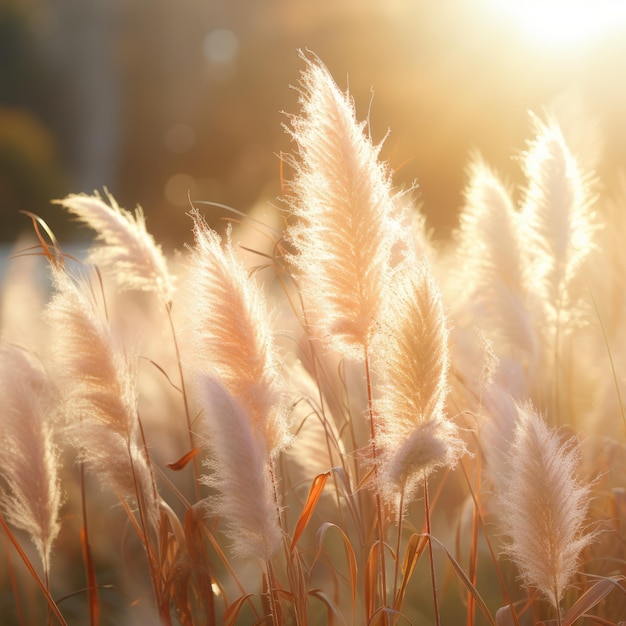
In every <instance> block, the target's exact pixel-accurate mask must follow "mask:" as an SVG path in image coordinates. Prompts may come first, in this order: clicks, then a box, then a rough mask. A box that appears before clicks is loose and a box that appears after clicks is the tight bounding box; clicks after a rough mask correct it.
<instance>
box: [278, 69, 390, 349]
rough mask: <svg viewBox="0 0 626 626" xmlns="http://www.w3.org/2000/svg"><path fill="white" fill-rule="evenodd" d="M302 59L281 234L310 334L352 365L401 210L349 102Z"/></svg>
mask: <svg viewBox="0 0 626 626" xmlns="http://www.w3.org/2000/svg"><path fill="white" fill-rule="evenodd" d="M304 60H305V62H306V64H307V70H306V71H305V72H303V74H302V81H301V90H300V94H301V95H300V102H301V106H302V115H301V116H300V117H292V118H291V130H290V134H291V136H292V137H293V139H294V141H295V142H296V144H297V150H298V152H297V156H296V157H294V158H293V159H290V160H289V163H290V164H291V165H292V166H293V167H294V171H295V176H294V179H293V180H292V181H291V189H292V191H293V197H292V198H291V199H290V206H291V212H292V215H293V216H294V218H296V220H297V221H295V222H294V223H293V224H292V225H291V226H290V228H289V229H288V230H287V233H286V237H287V239H288V241H290V242H291V243H292V244H293V246H294V247H295V249H296V250H297V254H294V255H291V256H290V257H289V258H290V260H291V261H292V263H293V264H294V265H295V267H296V268H297V269H298V270H299V277H298V286H299V289H300V292H301V294H302V298H303V300H304V307H305V311H306V313H307V319H309V320H310V322H309V323H310V324H311V328H312V329H313V330H314V333H315V335H316V336H318V337H320V338H321V339H322V340H323V341H325V342H326V343H327V344H329V345H331V346H333V347H334V348H335V349H337V350H338V351H339V352H340V353H341V354H342V355H345V356H349V357H351V358H357V359H359V358H363V349H364V347H365V346H367V344H368V343H369V342H370V340H371V334H372V332H373V329H374V328H375V320H376V317H377V315H378V309H379V307H380V304H381V298H382V288H383V285H384V278H385V274H386V272H387V270H388V267H389V263H390V254H391V250H392V248H393V246H394V244H395V243H396V242H397V240H398V239H399V225H400V223H401V211H400V207H401V206H402V205H401V203H400V202H399V201H398V199H397V198H396V197H394V194H393V192H392V190H391V182H390V176H389V171H388V168H387V167H386V166H384V165H383V164H382V163H380V162H379V161H378V154H379V152H380V146H378V147H377V146H374V145H373V144H372V143H371V141H370V139H369V138H368V137H367V136H366V134H365V131H364V125H363V124H359V123H357V121H356V118H355V113H354V105H353V104H352V101H351V100H350V98H349V97H348V96H347V95H345V94H343V93H342V92H341V91H340V90H339V88H338V87H337V85H336V84H335V82H334V81H333V79H332V77H331V76H330V74H329V73H328V70H327V69H326V68H325V67H324V66H323V65H322V64H321V63H319V62H316V61H315V60H312V59H309V58H307V57H304Z"/></svg>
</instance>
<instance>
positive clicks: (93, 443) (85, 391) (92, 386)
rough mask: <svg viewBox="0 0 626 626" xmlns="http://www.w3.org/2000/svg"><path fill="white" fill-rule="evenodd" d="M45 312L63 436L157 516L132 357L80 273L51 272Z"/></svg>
mask: <svg viewBox="0 0 626 626" xmlns="http://www.w3.org/2000/svg"><path fill="white" fill-rule="evenodd" d="M53 275H54V285H55V288H56V293H55V294H54V297H53V298H52V300H51V302H50V303H49V305H48V307H47V309H46V311H45V317H46V319H47V321H48V323H49V324H50V326H51V333H50V334H51V337H52V338H53V346H52V349H53V360H52V362H53V365H54V370H55V372H56V376H57V380H58V383H59V387H60V390H61V392H62V396H63V405H62V411H63V417H64V419H65V421H66V423H67V426H66V431H65V432H66V436H67V438H68V439H69V440H70V441H71V442H72V444H73V445H74V446H75V447H76V448H77V450H78V452H79V457H80V459H81V460H82V461H84V462H85V463H86V464H87V465H88V467H89V468H90V469H91V470H92V471H93V472H94V473H95V474H96V475H98V477H99V478H100V479H101V481H102V482H103V483H106V482H108V481H110V482H111V484H112V486H113V487H114V488H115V489H116V490H117V491H118V492H119V494H120V495H121V496H122V497H124V498H128V499H129V500H130V501H132V502H139V505H140V506H142V507H143V510H144V511H146V512H147V515H148V518H149V519H150V520H151V521H152V522H153V523H155V522H156V520H157V516H158V506H157V493H156V487H155V483H154V477H153V475H152V470H151V468H150V465H149V461H148V458H147V456H146V451H145V446H144V443H143V438H142V436H141V430H140V425H139V417H138V412H137V388H136V374H135V362H134V361H135V359H134V357H133V356H132V355H131V354H129V353H127V351H126V350H124V349H123V348H122V347H121V346H120V345H119V344H118V342H117V341H116V337H115V336H114V334H113V332H112V330H111V327H110V326H109V324H108V322H107V320H106V319H105V318H104V317H103V316H102V314H101V313H100V312H99V311H98V309H97V306H96V303H95V299H94V294H93V292H92V291H91V290H90V287H89V284H88V283H87V282H86V281H85V280H84V279H73V278H71V277H70V276H69V275H68V274H67V273H66V272H65V271H63V270H61V269H56V270H54V274H53Z"/></svg>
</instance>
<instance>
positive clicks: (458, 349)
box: [0, 53, 626, 626]
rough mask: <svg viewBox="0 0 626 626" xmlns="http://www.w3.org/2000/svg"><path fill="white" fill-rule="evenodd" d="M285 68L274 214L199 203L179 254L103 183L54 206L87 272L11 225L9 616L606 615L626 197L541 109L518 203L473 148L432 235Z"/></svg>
mask: <svg viewBox="0 0 626 626" xmlns="http://www.w3.org/2000/svg"><path fill="white" fill-rule="evenodd" d="M302 68H303V69H302V74H301V77H300V83H299V95H300V110H299V111H296V112H294V113H293V115H291V116H287V117H286V118H285V131H286V132H287V133H288V135H289V136H290V138H291V140H292V147H293V150H292V152H291V154H289V155H281V157H282V158H281V175H282V179H283V195H282V196H281V198H280V199H279V200H278V201H277V203H276V205H275V206H268V207H265V208H264V209H263V210H262V211H260V212H259V213H258V214H257V213H256V212H255V213H251V214H249V215H244V214H242V213H239V212H238V211H235V210H228V209H226V208H224V207H221V206H216V205H212V204H211V203H210V199H206V201H202V202H193V203H191V206H190V209H189V214H188V216H186V217H185V219H187V220H188V221H189V229H190V233H191V232H192V233H193V235H192V236H191V235H190V244H189V247H188V248H187V249H185V250H183V251H181V252H180V253H178V254H176V255H173V256H172V257H171V258H165V256H164V255H163V253H162V251H161V248H160V247H159V245H158V244H157V243H156V242H155V241H154V239H153V238H152V236H151V235H150V234H149V232H148V230H147V225H146V222H145V219H144V216H143V213H142V212H141V211H140V210H139V209H138V210H137V211H135V212H130V211H126V210H124V209H122V208H120V207H118V206H117V204H116V202H115V200H114V198H113V197H111V196H110V195H109V194H108V193H106V192H103V193H102V194H100V195H99V194H95V195H93V196H85V195H71V196H69V197H67V198H65V199H63V200H59V201H57V204H58V210H59V211H60V212H62V211H65V212H66V213H67V215H68V219H76V220H78V221H79V222H81V223H82V224H83V225H85V226H87V227H89V228H90V229H91V230H92V231H93V232H94V233H95V234H94V235H93V244H92V245H91V247H90V248H89V250H88V252H87V254H86V256H85V257H84V258H81V260H78V259H77V258H76V257H75V256H73V255H71V254H69V253H67V248H66V247H65V246H64V243H63V241H58V240H57V238H56V237H55V234H54V233H53V232H52V231H51V230H50V229H49V228H48V227H47V225H46V224H45V222H43V221H42V220H41V219H39V218H38V217H37V216H36V215H30V216H29V217H30V218H31V219H32V222H33V239H32V241H30V242H18V243H17V244H16V246H15V251H14V253H13V255H12V260H11V264H10V268H9V270H8V271H7V273H6V275H5V277H4V285H3V292H2V307H3V308H2V311H1V315H2V317H1V320H0V322H1V324H2V338H3V341H2V345H1V347H0V385H1V386H2V388H1V391H0V402H1V408H2V411H1V413H0V415H1V418H0V419H2V433H3V446H2V447H1V448H0V476H1V477H2V478H1V481H2V491H1V499H0V511H1V514H2V515H1V517H0V522H1V525H2V527H3V532H2V537H3V554H4V556H3V559H2V560H1V562H0V563H1V566H0V613H1V614H2V623H3V624H46V623H49V624H55V623H60V624H167V625H169V624H184V625H191V624H194V625H200V624H222V623H225V624H275V625H278V624H302V625H304V624H348V625H350V624H416V625H418V624H436V625H441V626H444V625H458V624H467V625H468V626H471V625H473V624H476V625H482V624H491V625H497V626H509V625H516V626H520V625H528V624H540V623H545V624H554V625H559V626H565V625H570V624H620V623H624V622H625V621H626V577H625V575H626V544H625V539H626V489H625V488H626V414H625V412H624V400H623V398H624V394H625V392H626V388H625V385H624V368H625V367H626V350H625V348H626V324H625V323H624V319H625V316H626V285H625V284H624V281H625V280H626V252H625V248H624V243H623V242H624V235H625V234H626V214H625V213H624V211H623V201H622V200H616V199H611V198H607V197H604V196H603V195H602V194H601V185H600V181H598V180H597V178H596V177H595V175H594V173H593V172H592V171H586V170H585V169H584V166H583V165H582V164H583V163H585V162H586V161H585V160H584V158H582V157H584V155H577V154H575V153H573V152H572V150H570V148H569V147H568V141H567V137H566V135H565V134H564V132H563V130H562V129H561V127H560V125H559V120H558V119H556V118H553V117H551V116H550V114H549V113H548V114H545V115H544V116H542V117H539V116H532V117H530V118H529V140H528V143H527V145H526V146H513V147H512V151H513V150H516V151H517V152H518V153H519V154H520V156H519V159H518V162H519V166H520V168H521V172H522V174H523V176H524V177H525V181H526V182H525V185H524V186H523V188H522V189H514V188H509V187H508V186H507V185H506V184H505V183H504V182H503V181H502V180H501V179H500V177H499V176H498V174H497V169H496V168H494V167H492V164H488V163H485V162H484V160H483V159H482V158H481V157H480V155H478V154H475V155H472V156H471V157H470V158H469V163H468V167H467V174H466V175H467V184H466V189H465V204H464V207H463V209H462V212H461V214H460V219H459V225H458V228H457V229H456V231H455V232H454V234H453V236H452V238H451V240H450V241H446V242H442V241H436V240H434V239H433V237H432V236H430V235H429V230H428V224H427V223H426V221H425V219H424V218H423V217H422V215H421V213H420V210H419V208H418V203H417V197H418V192H417V190H416V189H398V188H396V187H394V183H393V172H392V171H391V169H390V167H389V165H388V164H386V163H385V162H383V161H381V159H380V157H379V152H380V149H381V145H380V144H376V143H373V141H372V139H371V137H370V135H369V131H368V127H367V125H366V124H365V123H364V122H360V121H358V120H357V119H356V116H355V109H354V103H353V102H352V100H351V97H350V95H349V94H347V93H343V92H342V91H341V90H340V89H339V88H338V87H337V86H336V84H335V83H334V81H333V79H332V77H331V76H330V75H329V73H328V71H327V70H326V68H325V67H324V65H323V64H322V63H321V61H319V60H318V59H317V58H316V57H315V56H314V55H313V54H311V53H306V54H302ZM496 165H497V164H496ZM208 215H211V216H212V220H211V221H214V219H213V218H214V216H215V215H221V216H222V217H223V218H224V220H223V223H224V227H223V229H222V230H221V231H220V232H216V231H214V230H212V229H211V228H209V226H208V225H207V222H206V221H205V216H208ZM207 221H208V220H207ZM43 268H45V269H46V272H47V276H48V277H49V280H48V282H47V283H46V284H44V285H42V284H41V280H40V276H41V271H42V269H43Z"/></svg>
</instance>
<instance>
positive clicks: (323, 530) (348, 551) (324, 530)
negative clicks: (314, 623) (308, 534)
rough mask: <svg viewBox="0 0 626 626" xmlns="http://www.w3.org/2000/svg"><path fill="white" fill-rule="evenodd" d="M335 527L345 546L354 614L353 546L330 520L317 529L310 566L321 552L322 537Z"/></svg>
mask: <svg viewBox="0 0 626 626" xmlns="http://www.w3.org/2000/svg"><path fill="white" fill-rule="evenodd" d="M331 528H336V529H337V530H338V531H339V534H340V535H341V538H342V539H343V545H344V546H345V548H346V556H347V557H348V566H349V570H350V594H351V598H352V614H353V615H355V614H356V591H357V589H356V584H357V567H356V556H355V555H354V548H353V547H352V544H351V543H350V539H349V538H348V535H346V533H345V532H344V531H343V530H342V529H341V528H340V527H339V526H337V525H336V524H333V523H332V522H324V523H323V524H322V525H321V526H320V527H319V529H318V531H317V536H316V544H317V552H316V554H315V558H314V559H313V563H312V564H311V568H313V566H314V565H315V563H316V562H317V560H318V559H319V556H320V554H321V552H322V544H323V543H324V537H325V536H326V533H327V532H328V531H329V530H330V529H331Z"/></svg>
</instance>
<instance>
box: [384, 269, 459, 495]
mask: <svg viewBox="0 0 626 626" xmlns="http://www.w3.org/2000/svg"><path fill="white" fill-rule="evenodd" d="M380 324H381V332H380V338H379V339H380V341H379V342H378V343H376V344H375V350H376V354H377V360H376V372H377V374H378V376H379V379H380V382H379V384H378V385H377V399H376V400H375V402H374V414H375V424H376V444H377V446H379V449H380V471H379V479H380V483H381V495H382V496H383V498H384V499H386V500H388V501H394V500H396V499H397V498H399V496H400V495H404V497H405V501H406V502H407V503H408V501H410V498H411V497H412V496H413V495H414V492H415V489H416V487H417V486H418V485H419V484H421V482H422V481H423V480H424V479H425V478H426V477H427V476H428V474H429V473H430V472H431V471H432V470H433V469H435V468H436V467H440V466H453V465H454V464H455V463H456V460H457V459H458V457H459V456H460V455H461V454H462V453H463V451H464V449H465V448H464V445H463V442H462V441H461V439H460V438H459V436H458V433H457V429H456V427H455V426H454V424H453V423H452V422H450V421H448V420H447V419H446V416H445V414H444V406H445V401H446V396H447V393H448V369H449V354H448V330H447V328H446V318H445V315H444V311H443V304H442V301H441V294H440V292H439V288H438V286H437V284H436V283H435V280H434V278H433V276H432V275H431V271H430V268H429V267H428V265H427V264H426V263H425V262H423V263H418V262H417V261H416V260H415V259H409V260H407V261H405V262H404V263H403V264H402V265H401V266H399V267H398V269H397V270H396V272H395V276H394V279H393V281H392V283H391V286H390V291H389V296H388V301H387V306H386V307H385V308H384V312H383V315H382V316H381V320H380Z"/></svg>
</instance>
